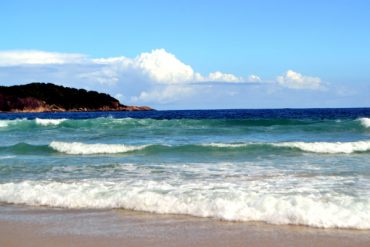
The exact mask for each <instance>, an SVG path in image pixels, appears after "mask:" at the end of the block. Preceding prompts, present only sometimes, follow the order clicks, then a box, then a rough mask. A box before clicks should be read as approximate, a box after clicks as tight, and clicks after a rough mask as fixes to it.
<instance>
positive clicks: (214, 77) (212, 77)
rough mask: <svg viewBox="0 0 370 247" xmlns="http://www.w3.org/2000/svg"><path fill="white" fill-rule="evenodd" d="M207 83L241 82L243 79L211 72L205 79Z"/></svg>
mask: <svg viewBox="0 0 370 247" xmlns="http://www.w3.org/2000/svg"><path fill="white" fill-rule="evenodd" d="M205 80H207V81H215V82H216V81H219V82H242V81H243V78H241V77H237V76H235V75H233V74H226V73H222V72H220V71H216V72H212V73H210V74H209V75H208V77H207V78H206V79H205Z"/></svg>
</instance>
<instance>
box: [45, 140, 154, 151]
mask: <svg viewBox="0 0 370 247" xmlns="http://www.w3.org/2000/svg"><path fill="white" fill-rule="evenodd" d="M49 146H50V147H51V148H52V149H54V150H56V151H58V152H61V153H66V154H116V153H126V152H131V151H135V150H141V149H143V148H145V147H146V146H147V145H142V146H129V145H124V144H99V143H98V144H86V143H81V142H58V141H53V142H51V143H50V144H49Z"/></svg>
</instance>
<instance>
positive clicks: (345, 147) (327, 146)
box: [273, 141, 370, 154]
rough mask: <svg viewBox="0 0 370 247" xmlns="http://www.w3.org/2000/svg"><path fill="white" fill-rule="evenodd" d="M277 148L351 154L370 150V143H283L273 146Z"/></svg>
mask: <svg viewBox="0 0 370 247" xmlns="http://www.w3.org/2000/svg"><path fill="white" fill-rule="evenodd" d="M273 145H274V146H276V147H290V148H298V149H300V150H302V151H306V152H312V153H327V154H340V153H343V154H350V153H354V152H365V151H369V150H370V141H356V142H282V143H275V144H273Z"/></svg>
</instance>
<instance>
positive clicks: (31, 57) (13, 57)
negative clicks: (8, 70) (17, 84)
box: [0, 50, 87, 66]
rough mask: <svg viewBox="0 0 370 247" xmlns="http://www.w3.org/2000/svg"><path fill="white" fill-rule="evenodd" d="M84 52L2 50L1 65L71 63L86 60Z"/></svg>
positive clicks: (0, 52) (0, 53) (0, 55)
mask: <svg viewBox="0 0 370 247" xmlns="http://www.w3.org/2000/svg"><path fill="white" fill-rule="evenodd" d="M86 61H87V58H86V56H85V55H82V54H75V53H58V52H45V51H33V50H28V51H27V50H26V51H0V66H16V65H30V64H33V65H35V64H39V65H41V64H71V63H82V62H86Z"/></svg>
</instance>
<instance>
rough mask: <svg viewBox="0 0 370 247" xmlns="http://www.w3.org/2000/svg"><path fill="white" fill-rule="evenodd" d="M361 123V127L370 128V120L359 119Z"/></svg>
mask: <svg viewBox="0 0 370 247" xmlns="http://www.w3.org/2000/svg"><path fill="white" fill-rule="evenodd" d="M358 120H359V121H360V122H361V125H362V126H364V127H365V128H370V118H366V117H363V118H359V119H358Z"/></svg>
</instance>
